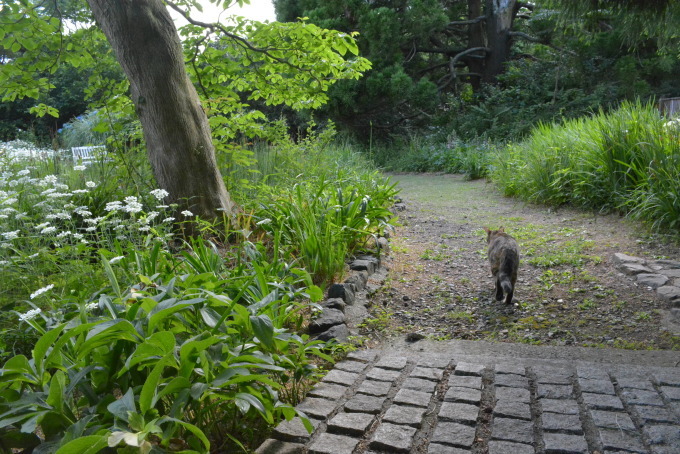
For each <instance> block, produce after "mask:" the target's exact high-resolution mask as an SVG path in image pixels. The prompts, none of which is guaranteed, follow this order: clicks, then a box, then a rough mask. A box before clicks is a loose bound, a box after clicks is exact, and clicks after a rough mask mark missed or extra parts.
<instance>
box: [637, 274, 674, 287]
mask: <svg viewBox="0 0 680 454" xmlns="http://www.w3.org/2000/svg"><path fill="white" fill-rule="evenodd" d="M636 279H637V281H638V284H640V285H644V286H646V287H651V288H659V287H663V286H664V285H665V284H666V282H668V278H667V277H666V276H664V275H663V274H654V273H652V274H649V273H640V274H638V275H637V276H636Z"/></svg>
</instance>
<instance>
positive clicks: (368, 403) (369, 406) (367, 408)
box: [345, 394, 385, 414]
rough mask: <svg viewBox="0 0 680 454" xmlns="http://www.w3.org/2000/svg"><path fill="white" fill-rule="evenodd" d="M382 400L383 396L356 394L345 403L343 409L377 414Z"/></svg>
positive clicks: (383, 400)
mask: <svg viewBox="0 0 680 454" xmlns="http://www.w3.org/2000/svg"><path fill="white" fill-rule="evenodd" d="M384 402H385V399H384V398H383V397H375V396H366V395H362V394H358V395H355V396H354V397H353V398H351V399H350V400H348V401H347V402H346V403H345V411H347V412H359V413H372V414H378V413H380V411H381V410H382V406H383V403H384Z"/></svg>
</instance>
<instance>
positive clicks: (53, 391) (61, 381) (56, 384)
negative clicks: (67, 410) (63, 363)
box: [46, 370, 66, 413]
mask: <svg viewBox="0 0 680 454" xmlns="http://www.w3.org/2000/svg"><path fill="white" fill-rule="evenodd" d="M65 387H66V375H65V374H64V372H62V371H60V370H58V371H56V372H55V373H54V375H53V376H52V380H51V381H50V391H49V393H48V394H47V400H46V402H47V404H48V405H50V406H52V408H54V410H55V411H57V412H58V413H62V412H63V410H64V388H65Z"/></svg>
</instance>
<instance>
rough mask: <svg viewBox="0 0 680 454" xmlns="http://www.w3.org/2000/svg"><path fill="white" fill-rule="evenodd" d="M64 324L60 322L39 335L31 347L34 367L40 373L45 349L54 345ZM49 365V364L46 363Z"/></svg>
mask: <svg viewBox="0 0 680 454" xmlns="http://www.w3.org/2000/svg"><path fill="white" fill-rule="evenodd" d="M65 326H66V325H64V324H62V325H59V326H57V327H56V328H53V329H51V330H49V331H48V332H46V333H45V334H43V335H42V336H40V339H38V342H36V343H35V347H33V361H34V362H35V369H36V370H37V371H39V372H38V373H42V364H43V361H44V360H45V355H46V354H47V351H48V350H49V349H50V348H52V347H53V346H54V342H55V341H56V340H57V338H58V337H59V335H60V334H61V332H62V331H63V330H64V327H65ZM47 366H48V367H49V365H47Z"/></svg>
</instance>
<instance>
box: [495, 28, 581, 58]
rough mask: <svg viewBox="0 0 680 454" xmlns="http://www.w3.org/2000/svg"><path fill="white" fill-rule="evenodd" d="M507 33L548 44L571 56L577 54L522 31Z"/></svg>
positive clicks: (533, 41)
mask: <svg viewBox="0 0 680 454" xmlns="http://www.w3.org/2000/svg"><path fill="white" fill-rule="evenodd" d="M508 34H509V35H510V36H513V37H517V38H522V39H526V40H527V41H531V42H532V43H539V44H543V45H544V46H548V47H550V48H551V49H555V50H558V51H560V52H564V53H567V54H569V55H572V56H574V57H576V56H578V54H577V53H576V52H574V51H571V50H567V49H563V48H561V47H557V46H555V45H553V44H550V43H546V42H543V41H541V40H540V39H539V38H537V37H535V36H531V35H527V34H526V33H524V32H510V33H508Z"/></svg>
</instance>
